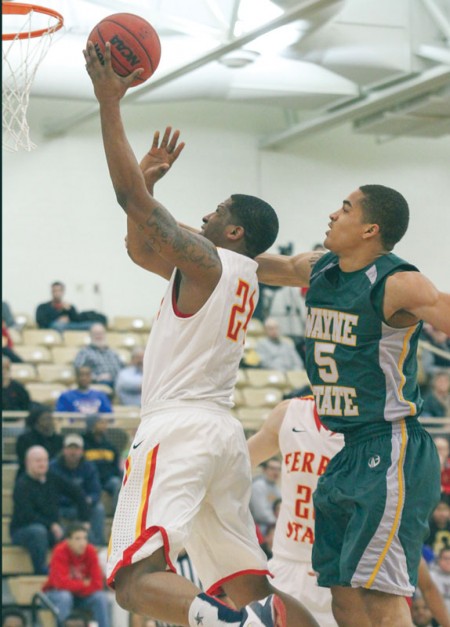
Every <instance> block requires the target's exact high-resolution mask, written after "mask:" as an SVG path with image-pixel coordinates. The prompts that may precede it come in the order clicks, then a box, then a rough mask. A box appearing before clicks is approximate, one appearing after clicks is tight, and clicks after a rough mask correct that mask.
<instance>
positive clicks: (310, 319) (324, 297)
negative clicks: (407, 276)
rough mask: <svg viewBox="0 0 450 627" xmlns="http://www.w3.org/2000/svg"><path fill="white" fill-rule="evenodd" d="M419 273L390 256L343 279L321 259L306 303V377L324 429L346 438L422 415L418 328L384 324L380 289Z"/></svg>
mask: <svg viewBox="0 0 450 627" xmlns="http://www.w3.org/2000/svg"><path fill="white" fill-rule="evenodd" d="M404 271H417V268H415V267H414V266H411V265H410V264H408V263H407V262H405V261H403V260H402V259H400V258H399V257H397V256H396V255H394V254H392V253H389V254H387V255H382V256H381V257H379V258H377V259H376V260H375V261H374V262H372V263H371V264H369V265H368V266H366V267H365V268H362V269H360V270H357V271H355V272H342V270H341V269H340V267H339V259H338V257H337V256H336V255H334V254H333V253H326V254H325V255H323V257H322V258H321V259H320V260H319V261H318V262H317V264H316V265H315V267H314V270H313V274H312V276H311V281H310V288H309V290H308V293H307V296H306V306H307V319H306V328H305V340H306V369H307V372H308V377H309V380H310V383H311V388H312V392H313V394H314V398H315V401H316V406H317V411H318V413H319V416H320V417H321V419H322V421H323V423H324V424H325V425H326V426H327V427H328V428H329V429H331V430H332V431H341V432H345V431H348V430H350V429H354V428H356V427H360V426H362V425H366V424H368V423H373V422H393V421H397V420H401V419H402V418H405V417H407V416H416V415H418V414H419V413H420V409H421V405H422V400H421V398H420V392H419V387H418V385H417V345H418V340H419V334H420V330H421V327H422V323H418V324H415V325H412V326H410V327H403V328H395V327H391V326H389V325H388V324H387V323H386V321H385V320H384V316H383V298H384V289H385V282H386V279H387V277H388V276H389V275H391V274H394V273H396V272H404Z"/></svg>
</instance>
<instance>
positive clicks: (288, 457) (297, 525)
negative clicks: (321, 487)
mask: <svg viewBox="0 0 450 627" xmlns="http://www.w3.org/2000/svg"><path fill="white" fill-rule="evenodd" d="M283 461H284V468H285V473H286V475H288V476H289V475H291V474H292V473H301V474H302V475H305V474H307V475H308V474H309V475H311V480H310V481H302V483H300V484H298V485H297V489H296V498H295V502H294V509H293V514H294V516H292V518H291V519H289V520H285V521H283V522H284V530H283V533H284V534H285V536H286V538H288V539H289V540H291V541H293V542H304V543H306V544H309V545H311V546H312V545H313V544H314V519H315V516H314V507H313V500H312V495H313V492H314V490H315V487H316V483H317V479H316V477H320V476H321V475H323V473H324V472H325V470H326V467H327V466H328V463H329V461H330V458H329V457H327V456H326V455H321V454H318V453H313V452H311V451H299V450H296V451H292V452H289V453H286V454H285V455H284V457H283ZM307 483H310V485H306V484H307Z"/></svg>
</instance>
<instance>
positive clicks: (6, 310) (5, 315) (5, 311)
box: [2, 300, 16, 328]
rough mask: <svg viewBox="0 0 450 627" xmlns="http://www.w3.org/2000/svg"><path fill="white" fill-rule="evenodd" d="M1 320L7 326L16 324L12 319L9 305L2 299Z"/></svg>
mask: <svg viewBox="0 0 450 627" xmlns="http://www.w3.org/2000/svg"><path fill="white" fill-rule="evenodd" d="M2 320H4V321H5V323H6V326H7V327H8V328H11V327H14V326H16V321H15V320H14V316H13V313H12V311H11V307H10V306H9V305H8V303H7V302H6V301H5V300H2Z"/></svg>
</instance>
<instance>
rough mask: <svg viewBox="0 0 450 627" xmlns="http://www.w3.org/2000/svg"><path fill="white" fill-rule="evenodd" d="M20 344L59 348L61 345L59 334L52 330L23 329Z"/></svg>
mask: <svg viewBox="0 0 450 627" xmlns="http://www.w3.org/2000/svg"><path fill="white" fill-rule="evenodd" d="M22 342H23V344H26V345H27V346H47V347H49V346H60V345H61V344H62V343H63V340H62V337H61V334H60V333H59V332H58V331H55V330H54V329H24V330H23V331H22Z"/></svg>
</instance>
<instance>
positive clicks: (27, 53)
mask: <svg viewBox="0 0 450 627" xmlns="http://www.w3.org/2000/svg"><path fill="white" fill-rule="evenodd" d="M11 18H12V19H13V21H14V30H13V32H15V33H17V35H16V36H15V38H14V39H12V40H11V41H4V40H3V41H2V51H3V62H2V99H3V103H2V105H3V106H2V128H3V148H4V149H6V150H9V151H17V150H20V149H23V150H28V151H30V150H32V149H33V148H35V147H36V145H35V144H34V143H33V142H32V141H31V139H30V128H29V126H28V122H27V109H28V104H29V100H30V90H31V85H32V83H33V80H34V77H35V74H36V70H37V68H38V66H39V64H40V63H41V61H42V59H43V58H44V57H45V55H46V54H47V51H48V49H49V48H50V44H51V42H52V38H53V35H54V33H55V30H56V29H55V18H54V17H52V16H49V15H43V14H41V13H38V12H36V11H34V10H31V11H30V12H29V13H27V14H26V15H3V30H4V31H6V29H7V28H8V21H9V20H10V19H11ZM42 20H45V22H46V26H44V28H48V31H47V32H46V33H44V34H43V35H41V36H40V37H30V36H29V35H28V36H27V37H26V38H25V39H20V38H19V33H28V34H29V33H30V32H31V31H32V30H33V29H34V30H36V21H38V28H42V27H43V26H42ZM19 22H20V23H19Z"/></svg>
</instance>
